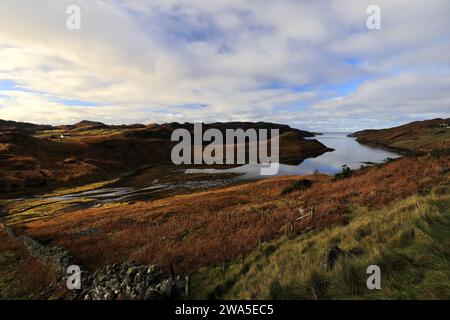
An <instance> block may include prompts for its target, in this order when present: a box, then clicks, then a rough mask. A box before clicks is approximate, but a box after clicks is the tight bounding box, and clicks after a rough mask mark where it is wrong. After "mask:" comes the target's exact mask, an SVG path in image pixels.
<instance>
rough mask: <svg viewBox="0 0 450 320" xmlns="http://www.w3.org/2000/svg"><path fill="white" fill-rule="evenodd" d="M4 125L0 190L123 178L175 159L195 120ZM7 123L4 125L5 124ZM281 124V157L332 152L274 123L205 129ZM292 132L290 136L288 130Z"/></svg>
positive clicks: (294, 159) (283, 159) (28, 189)
mask: <svg viewBox="0 0 450 320" xmlns="http://www.w3.org/2000/svg"><path fill="white" fill-rule="evenodd" d="M1 124H3V127H0V159H1V161H2V166H1V167H0V177H1V178H0V191H1V192H2V193H3V194H2V196H6V194H5V193H6V192H8V193H18V194H20V193H23V192H25V193H30V192H37V191H43V190H50V189H52V188H56V187H62V186H64V187H68V186H75V185H80V184H85V183H90V182H96V181H100V180H109V179H113V178H119V177H121V176H123V175H124V174H128V173H130V172H133V171H136V170H138V169H141V168H144V167H148V166H150V165H158V164H163V165H167V164H171V160H170V154H171V150H172V147H173V146H174V142H172V141H170V138H171V134H172V132H173V130H175V129H178V128H186V129H188V130H191V131H192V130H193V124H189V123H184V124H179V123H168V124H161V125H159V124H151V125H147V126H144V125H129V126H127V125H123V126H116V125H113V126H110V125H105V124H103V123H100V122H92V121H82V122H79V123H77V124H75V125H68V126H58V127H51V126H40V125H32V124H25V123H15V122H11V121H8V122H6V121H3V122H1ZM1 128H3V129H1ZM209 128H217V129H219V130H221V131H224V130H226V129H235V128H243V129H247V128H255V129H261V128H265V129H275V128H276V129H279V130H280V133H281V139H280V146H281V151H282V152H281V156H280V158H281V162H282V163H300V162H301V161H303V160H304V159H306V158H308V157H312V156H317V155H320V154H322V153H324V152H327V151H330V150H331V149H329V148H327V147H326V146H324V145H323V144H321V143H320V142H318V141H317V140H314V139H311V140H305V139H304V137H310V136H311V135H312V133H310V132H307V131H301V130H298V129H293V128H290V127H289V126H286V125H278V124H273V123H215V124H206V125H205V126H204V130H206V129H209ZM287 134H290V135H287Z"/></svg>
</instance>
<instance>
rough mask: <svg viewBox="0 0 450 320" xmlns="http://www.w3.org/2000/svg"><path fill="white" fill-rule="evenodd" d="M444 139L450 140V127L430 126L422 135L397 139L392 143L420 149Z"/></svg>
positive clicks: (399, 146) (397, 146)
mask: <svg viewBox="0 0 450 320" xmlns="http://www.w3.org/2000/svg"><path fill="white" fill-rule="evenodd" d="M444 140H450V129H447V128H429V129H428V130H426V131H425V132H424V133H422V134H421V135H420V136H418V137H417V138H415V139H411V140H403V139H401V140H400V141H395V142H394V143H392V146H393V147H396V148H402V149H409V150H415V151H417V150H420V149H421V148H423V147H427V146H430V145H434V144H436V143H439V142H441V141H444Z"/></svg>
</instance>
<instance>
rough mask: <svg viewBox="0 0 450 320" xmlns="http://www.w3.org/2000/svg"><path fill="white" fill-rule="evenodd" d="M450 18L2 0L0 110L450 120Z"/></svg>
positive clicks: (319, 4)
mask: <svg viewBox="0 0 450 320" xmlns="http://www.w3.org/2000/svg"><path fill="white" fill-rule="evenodd" d="M69 4H78V5H79V6H80V7H81V10H82V12H81V23H82V24H81V30H75V31H70V30H68V29H67V28H66V19H67V17H68V15H67V14H66V9H67V6H68V5H69ZM371 4H376V5H378V6H379V7H380V8H381V18H382V29H381V30H374V31H372V30H368V29H367V27H366V20H367V17H368V15H367V13H366V9H367V7H368V6H369V5H371ZM449 14H450V1H448V0H429V1H422V0H414V1H412V0H394V1H393V0H375V1H374V0H370V1H365V0H335V1H331V0H330V1H299V0H297V1H294V0H292V1H288V0H277V1H268V0H267V1H265V0H259V1H254V0H251V1H250V0H249V1H246V0H239V1H232V0H208V1H205V0H189V1H184V0H125V1H113V0H110V1H108V0H79V1H76V0H71V1H66V0H39V1H31V0H29V1H27V0H1V1H0V118H2V119H8V120H19V121H27V122H35V123H52V124H61V123H74V122H76V121H79V120H83V119H89V120H98V121H103V122H106V123H114V124H121V123H138V122H139V123H150V122H171V121H178V122H185V121H203V122H212V121H272V122H280V123H287V124H290V125H293V126H295V127H299V128H305V129H312V130H323V131H335V130H340V131H352V130H356V129H364V128H369V127H370V128H380V127H389V126H393V125H397V124H401V123H406V122H410V121H413V120H418V119H427V118H435V117H449V116H450V115H449V114H450V112H449V111H450V54H449V52H450V36H449V30H450V17H449Z"/></svg>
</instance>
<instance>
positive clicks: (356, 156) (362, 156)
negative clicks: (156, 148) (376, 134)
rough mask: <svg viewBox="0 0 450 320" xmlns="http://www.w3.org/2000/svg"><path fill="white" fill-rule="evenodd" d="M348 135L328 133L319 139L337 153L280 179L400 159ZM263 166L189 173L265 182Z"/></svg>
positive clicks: (289, 169)
mask: <svg viewBox="0 0 450 320" xmlns="http://www.w3.org/2000/svg"><path fill="white" fill-rule="evenodd" d="M347 134H348V133H342V132H339V133H331V132H328V133H324V134H323V135H321V136H317V137H315V138H313V139H317V140H319V141H320V142H322V143H323V144H324V145H326V146H327V147H330V148H333V149H335V151H333V152H327V153H325V154H323V155H321V156H319V157H317V158H310V159H307V160H305V161H304V162H302V163H301V164H299V165H297V166H291V165H283V164H282V165H280V170H279V172H278V175H279V176H284V175H302V174H310V173H314V172H315V171H318V172H320V173H325V174H335V173H338V172H340V171H341V170H342V166H343V165H347V166H349V167H350V168H352V169H357V168H359V167H360V166H361V165H363V164H364V163H380V162H383V160H385V159H387V158H398V157H399V156H400V155H399V154H397V153H395V152H392V151H389V150H385V149H381V148H376V147H371V146H367V145H363V144H360V143H359V142H357V141H356V138H353V137H347ZM260 167H261V165H244V166H241V167H237V168H232V169H225V170H218V169H188V170H186V173H224V172H228V173H239V174H242V178H244V179H254V178H264V176H260V174H259V173H260Z"/></svg>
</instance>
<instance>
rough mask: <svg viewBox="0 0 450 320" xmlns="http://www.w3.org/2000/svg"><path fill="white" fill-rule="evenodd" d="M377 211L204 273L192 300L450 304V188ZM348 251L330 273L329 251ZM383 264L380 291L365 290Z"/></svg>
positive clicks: (363, 211) (355, 212) (359, 212)
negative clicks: (372, 267)
mask: <svg viewBox="0 0 450 320" xmlns="http://www.w3.org/2000/svg"><path fill="white" fill-rule="evenodd" d="M435 190H438V191H437V192H436V191H435V192H431V193H430V194H427V195H421V196H419V195H416V196H412V197H409V198H407V199H405V200H400V201H397V202H395V203H393V204H391V205H388V206H386V207H384V208H382V209H379V210H372V211H369V210H368V209H367V208H365V207H356V208H353V209H352V210H351V212H350V214H351V215H352V218H351V221H350V223H349V224H348V225H345V226H335V227H330V228H327V229H326V230H323V231H316V232H311V233H307V234H303V235H300V236H297V237H295V238H293V239H289V238H284V239H281V240H278V241H274V242H269V243H266V244H264V245H263V246H262V248H261V250H259V249H258V250H255V251H254V252H253V253H251V254H250V255H249V256H248V257H247V258H246V260H245V262H244V264H242V261H241V260H240V259H238V260H236V261H234V262H233V263H231V264H229V265H228V267H227V271H226V274H225V278H223V275H222V267H223V266H222V265H218V266H215V267H211V268H204V269H202V270H200V271H199V272H198V273H196V274H194V276H193V277H192V281H191V282H192V285H191V292H192V296H191V297H192V298H211V297H216V298H229V299H315V298H318V299H374V298H383V299H385V298H388V299H438V298H440V299H448V298H450V268H449V267H450V237H449V234H450V210H449V208H450V195H449V193H448V185H447V186H441V187H440V189H439V188H437V189H435ZM331 244H338V245H339V247H340V248H341V249H342V250H344V251H346V252H349V251H351V252H355V253H356V252H361V253H362V254H354V255H351V254H349V255H346V256H341V257H340V258H339V259H338V262H337V264H336V266H335V268H334V269H333V270H332V271H325V268H324V261H325V251H326V249H327V248H328V247H329V246H330V245H331ZM372 264H376V265H378V266H380V268H381V272H382V290H375V291H371V290H368V289H367V287H366V279H367V277H368V275H366V268H367V267H368V266H369V265H372Z"/></svg>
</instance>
